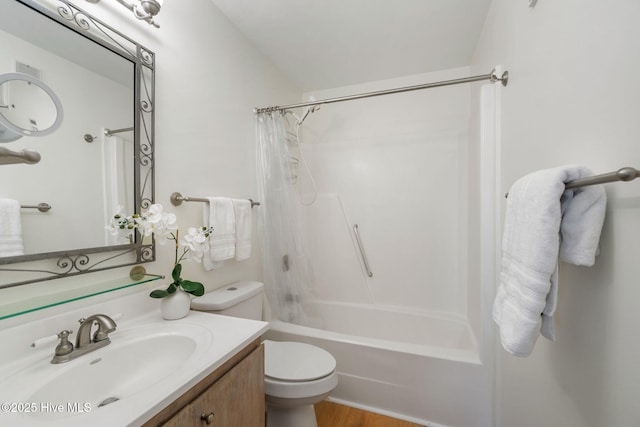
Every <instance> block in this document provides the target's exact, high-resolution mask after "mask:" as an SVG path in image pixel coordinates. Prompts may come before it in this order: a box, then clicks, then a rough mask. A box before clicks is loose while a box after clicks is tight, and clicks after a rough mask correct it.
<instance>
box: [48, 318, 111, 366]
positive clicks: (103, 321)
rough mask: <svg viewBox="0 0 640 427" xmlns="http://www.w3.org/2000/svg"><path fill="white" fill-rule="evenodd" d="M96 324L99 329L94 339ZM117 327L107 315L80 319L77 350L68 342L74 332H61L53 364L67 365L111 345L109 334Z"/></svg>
mask: <svg viewBox="0 0 640 427" xmlns="http://www.w3.org/2000/svg"><path fill="white" fill-rule="evenodd" d="M94 323H95V324H97V325H98V329H96V332H95V333H94V334H93V337H92V336H91V329H92V327H93V324H94ZM116 326H117V325H116V322H115V321H114V320H113V319H112V318H110V317H109V316H107V315H106V314H94V315H93V316H89V317H87V318H86V319H80V328H78V335H77V337H76V346H75V349H74V347H73V344H71V343H70V342H69V340H68V337H69V334H71V333H72V331H62V332H60V334H58V337H59V338H60V343H59V344H58V346H57V347H56V351H55V355H54V356H53V359H52V360H51V363H65V362H68V361H70V360H73V359H75V358H76V357H79V356H82V355H83V354H87V353H90V352H92V351H94V350H97V349H99V348H102V347H104V346H106V345H108V344H110V343H111V339H110V338H109V334H110V333H111V332H113V331H115V330H116Z"/></svg>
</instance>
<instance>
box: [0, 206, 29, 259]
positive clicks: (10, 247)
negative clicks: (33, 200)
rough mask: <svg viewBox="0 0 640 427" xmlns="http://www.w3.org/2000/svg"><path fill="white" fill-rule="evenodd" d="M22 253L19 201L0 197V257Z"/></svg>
mask: <svg viewBox="0 0 640 427" xmlns="http://www.w3.org/2000/svg"><path fill="white" fill-rule="evenodd" d="M16 255H24V245H23V242H22V220H21V218H20V202H18V201H17V200H13V199H0V257H8V256H16Z"/></svg>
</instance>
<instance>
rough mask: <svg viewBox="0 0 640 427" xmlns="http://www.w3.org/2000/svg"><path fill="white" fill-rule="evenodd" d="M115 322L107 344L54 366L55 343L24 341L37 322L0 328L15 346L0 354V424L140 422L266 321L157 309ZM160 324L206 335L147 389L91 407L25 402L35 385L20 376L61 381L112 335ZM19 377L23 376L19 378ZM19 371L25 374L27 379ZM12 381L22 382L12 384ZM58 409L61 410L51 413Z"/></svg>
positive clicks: (158, 327)
mask: <svg viewBox="0 0 640 427" xmlns="http://www.w3.org/2000/svg"><path fill="white" fill-rule="evenodd" d="M106 314H111V313H106ZM46 321H47V319H43V320H40V321H39V322H46ZM54 323H56V324H57V326H56V328H59V324H60V321H57V322H54ZM117 323H118V328H117V329H116V331H114V332H113V333H111V334H110V337H111V341H112V343H111V344H110V345H108V346H106V347H104V348H102V349H98V350H95V351H93V352H91V353H89V354H86V355H83V356H80V357H78V358H76V359H74V360H72V361H70V362H67V363H64V364H59V365H53V364H51V363H49V362H50V360H51V358H52V356H53V349H54V348H55V345H56V343H50V344H47V345H43V346H40V347H41V348H35V349H33V348H30V347H28V345H27V344H26V343H27V342H29V341H33V340H35V339H37V338H40V336H35V335H34V333H35V332H31V331H33V330H37V331H38V333H39V334H41V335H42V332H40V331H42V330H43V327H42V325H40V326H39V328H37V329H34V328H33V326H31V327H24V328H21V327H17V328H10V329H7V330H3V331H0V340H3V339H4V343H5V344H8V345H9V346H18V348H17V349H16V348H14V347H10V349H9V348H7V350H9V351H7V352H5V351H4V348H3V351H2V352H1V353H2V354H1V355H0V404H1V405H2V407H1V408H0V409H1V410H0V425H3V426H4V425H7V426H15V427H19V426H28V427H34V426H43V427H49V426H65V427H74V426H77V427H80V426H82V427H84V426H87V425H90V426H92V427H100V426H105V427H106V426H108V427H112V426H137V425H141V424H143V423H144V422H146V421H148V420H149V419H150V418H151V417H152V416H154V415H155V414H156V413H158V412H159V411H160V410H162V409H163V408H164V407H166V406H167V405H168V404H170V403H171V402H173V401H174V400H175V399H176V398H178V397H179V396H180V395H182V394H183V393H184V392H186V391H187V390H189V389H190V388H191V387H192V386H194V385H195V384H197V383H198V382H199V381H201V380H202V379H204V378H205V377H206V376H207V375H209V374H210V373H211V372H213V371H214V370H215V369H217V368H218V367H220V366H221V365H222V364H223V363H225V362H226V361H227V360H229V359H230V358H231V357H233V356H234V355H235V354H236V353H237V352H238V351H240V350H241V349H242V348H244V347H245V346H246V345H248V344H249V343H251V342H252V341H253V340H254V339H256V338H258V337H260V336H261V335H262V334H263V333H264V332H266V330H267V328H268V323H266V322H260V321H254V320H247V319H239V318H234V317H227V316H219V315H214V314H208V313H202V312H195V311H191V312H190V313H189V315H188V316H187V317H185V318H183V319H179V320H172V321H167V320H163V319H161V317H160V313H159V311H153V312H149V313H146V314H142V315H141V316H137V317H136V316H132V315H128V316H125V317H124V318H123V319H122V320H121V321H118V322H117ZM163 327H164V328H165V329H166V330H179V329H180V328H182V329H183V330H200V331H202V330H203V329H202V328H206V330H207V331H209V332H210V333H209V334H206V335H207V337H203V341H206V343H205V344H203V345H202V346H200V347H201V348H200V347H199V348H198V351H197V353H194V355H193V357H190V358H189V359H188V361H187V362H188V363H180V360H177V361H176V362H175V370H174V371H171V372H168V373H167V375H166V376H164V378H162V380H161V381H159V382H157V383H156V384H154V385H153V386H151V387H148V389H145V390H143V391H139V392H136V393H132V394H130V395H128V396H126V397H124V398H122V399H121V400H118V401H116V402H114V403H111V404H108V405H106V406H103V407H97V404H95V403H94V402H83V401H79V402H63V403H64V405H62V406H61V405H57V406H56V405H54V404H51V402H40V401H37V402H31V401H30V399H33V398H32V396H33V394H34V390H37V389H38V386H39V384H33V382H34V381H33V380H29V381H28V382H26V383H25V381H24V378H32V377H33V378H38V380H37V381H38V382H40V381H41V382H43V383H44V382H47V381H49V382H50V381H52V380H53V381H64V379H65V372H66V371H67V370H71V369H74V365H76V366H77V364H81V363H84V364H87V362H88V361H90V360H94V359H97V358H99V357H100V355H101V354H108V353H101V352H107V351H109V347H111V346H113V347H114V348H117V343H118V339H119V338H121V342H123V341H124V340H125V339H126V337H127V334H129V335H130V334H131V333H132V332H131V331H135V330H136V328H138V330H140V329H139V328H142V330H144V331H149V330H153V331H162V329H163ZM185 328H186V329H185ZM54 330H57V329H54ZM27 331H29V332H27ZM25 333H27V336H25ZM29 335H31V336H29ZM74 336H75V335H74ZM3 347H4V345H3ZM2 359H4V360H2ZM33 367H37V370H38V372H37V375H38V376H37V377H35V376H34V372H33V371H34V369H33ZM25 372H26V374H25ZM21 375H23V376H22V377H21ZM24 375H31V377H28V376H24ZM16 384H22V385H20V386H17V385H16ZM24 384H26V385H24ZM32 385H33V387H32ZM96 387H98V385H96ZM55 403H56V404H58V403H59V402H55ZM60 408H62V412H63V413H60V411H57V409H60ZM27 411H30V412H27Z"/></svg>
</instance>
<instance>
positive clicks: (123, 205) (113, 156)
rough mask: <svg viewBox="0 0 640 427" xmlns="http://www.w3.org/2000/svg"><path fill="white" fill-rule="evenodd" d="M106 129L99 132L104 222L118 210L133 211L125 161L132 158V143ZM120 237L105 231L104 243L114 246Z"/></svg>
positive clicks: (128, 174)
mask: <svg viewBox="0 0 640 427" xmlns="http://www.w3.org/2000/svg"><path fill="white" fill-rule="evenodd" d="M105 132H106V129H105V128H102V130H101V135H102V137H101V139H100V141H101V145H102V169H103V174H102V180H103V193H104V215H105V222H106V223H108V222H110V221H111V219H112V217H113V215H114V214H115V213H116V211H117V210H118V208H120V209H122V212H131V211H132V210H133V208H132V205H133V196H131V195H130V191H129V187H130V185H129V184H130V183H131V182H132V176H131V174H132V172H133V170H132V168H131V167H127V159H131V158H132V156H133V152H132V147H133V143H131V142H130V141H127V140H125V139H123V138H121V137H120V136H118V135H111V136H109V135H107V134H106V133H105ZM121 239H122V237H120V236H118V235H115V236H114V235H113V234H112V233H111V232H110V231H108V230H106V229H105V241H106V243H107V244H108V245H115V244H118V243H123V242H122V240H121Z"/></svg>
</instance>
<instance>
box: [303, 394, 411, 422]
mask: <svg viewBox="0 0 640 427" xmlns="http://www.w3.org/2000/svg"><path fill="white" fill-rule="evenodd" d="M315 409H316V418H317V419H318V427H421V426H420V424H414V423H410V422H408V421H402V420H398V419H395V418H391V417H387V416H385V415H380V414H375V413H373V412H367V411H363V410H361V409H356V408H352V407H349V406H344V405H339V404H337V403H333V402H327V401H326V400H325V401H323V402H320V403H317V404H316V405H315Z"/></svg>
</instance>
